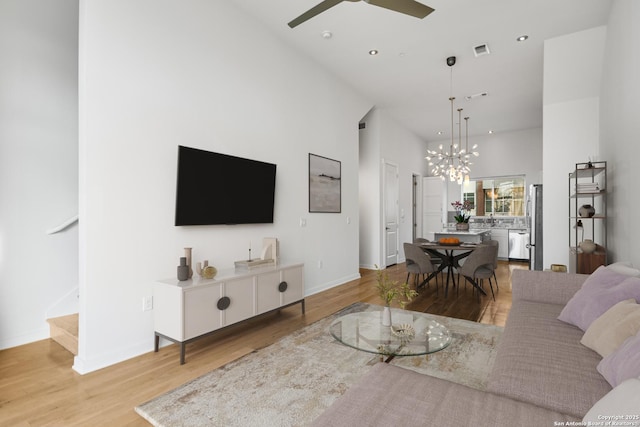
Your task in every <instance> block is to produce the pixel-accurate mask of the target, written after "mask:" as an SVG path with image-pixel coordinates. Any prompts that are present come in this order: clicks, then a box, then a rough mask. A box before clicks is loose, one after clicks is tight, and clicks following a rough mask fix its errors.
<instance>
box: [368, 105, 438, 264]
mask: <svg viewBox="0 0 640 427" xmlns="http://www.w3.org/2000/svg"><path fill="white" fill-rule="evenodd" d="M362 121H363V122H364V123H366V128H365V129H363V130H361V131H360V218H361V219H360V266H361V267H362V268H368V269H373V268H375V266H376V265H377V266H384V265H385V263H386V260H385V255H384V254H385V244H384V234H385V233H384V224H383V221H384V218H383V214H382V209H383V206H382V191H383V182H384V179H383V163H384V162H388V163H391V164H394V165H397V166H398V175H399V177H398V186H399V188H398V214H399V217H398V241H399V248H398V250H399V254H398V262H404V259H405V258H404V252H403V250H402V243H403V242H410V241H412V236H413V233H412V185H413V184H412V183H413V175H414V174H415V175H419V176H423V175H424V173H425V168H426V161H425V160H424V156H425V154H426V145H425V143H424V142H423V141H422V140H421V139H420V138H418V137H417V136H416V135H415V134H413V133H411V132H410V131H408V130H407V129H406V128H404V127H403V126H401V125H400V124H399V123H398V122H397V121H396V120H395V119H394V118H393V116H391V115H390V114H389V113H388V112H386V111H385V110H384V109H379V108H374V109H373V110H372V111H370V112H369V113H368V114H367V115H366V116H365V117H364V119H363V120H362ZM418 202H419V203H420V200H419V201H418Z"/></svg>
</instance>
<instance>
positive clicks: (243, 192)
mask: <svg viewBox="0 0 640 427" xmlns="http://www.w3.org/2000/svg"><path fill="white" fill-rule="evenodd" d="M275 187H276V165H274V164H272V163H265V162H260V161H256V160H250V159H244V158H241V157H234V156H229V155H226V154H220V153H213V152H211V151H205V150H199V149H196V148H190V147H184V146H178V182H177V188H176V218H175V219H176V220H175V225H210V224H263V223H273V206H274V198H275Z"/></svg>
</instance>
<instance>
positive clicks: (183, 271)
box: [178, 257, 189, 282]
mask: <svg viewBox="0 0 640 427" xmlns="http://www.w3.org/2000/svg"><path fill="white" fill-rule="evenodd" d="M188 279H189V266H188V265H187V258H186V257H180V265H179V266H178V280H179V281H181V282H184V281H185V280H188Z"/></svg>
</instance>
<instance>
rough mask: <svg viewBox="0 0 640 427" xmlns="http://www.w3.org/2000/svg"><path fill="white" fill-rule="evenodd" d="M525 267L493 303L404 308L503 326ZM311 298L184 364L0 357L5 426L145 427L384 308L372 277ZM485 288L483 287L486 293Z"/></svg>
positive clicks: (214, 341) (41, 350)
mask: <svg viewBox="0 0 640 427" xmlns="http://www.w3.org/2000/svg"><path fill="white" fill-rule="evenodd" d="M516 268H523V269H527V268H528V267H527V265H526V264H519V263H516V264H514V263H511V264H507V263H506V262H500V263H499V267H498V270H497V276H498V283H499V288H500V290H499V291H497V292H496V300H495V301H493V300H492V298H491V296H490V295H491V293H490V291H489V289H487V291H488V292H489V296H488V297H482V298H481V300H480V302H478V298H477V295H474V293H473V292H472V290H471V287H470V286H467V287H466V288H465V287H464V285H463V286H462V287H460V289H459V290H458V291H456V290H452V289H450V290H449V296H448V298H446V299H445V298H444V292H443V288H442V281H441V284H440V289H439V291H438V292H437V294H436V288H435V282H432V283H431V284H430V285H429V286H428V287H427V288H426V289H423V290H421V292H420V295H419V296H418V297H417V298H416V299H415V300H414V301H412V302H411V303H410V304H409V305H408V306H407V307H406V308H407V309H408V310H415V311H426V312H428V313H433V314H439V315H444V316H450V317H457V318H461V319H467V320H473V321H479V322H482V323H487V324H494V325H504V322H505V321H506V318H507V315H508V313H509V309H510V308H511V280H510V278H511V271H512V270H513V269H516ZM387 271H388V274H389V276H390V278H391V279H392V280H399V281H404V280H405V279H406V271H405V267H404V264H400V265H397V266H392V267H390V268H388V269H387ZM361 275H362V278H361V279H359V280H355V281H352V282H349V283H347V284H344V285H341V286H338V287H335V288H333V289H330V290H327V291H324V292H321V293H318V294H316V295H312V296H310V297H308V298H307V299H306V301H307V302H306V305H307V312H306V315H304V316H301V315H300V306H299V305H295V306H292V307H288V308H286V309H283V310H281V311H280V312H279V313H273V314H268V315H265V316H261V317H258V318H257V319H252V320H251V321H248V322H245V323H243V324H241V325H237V326H234V327H231V328H229V329H226V330H224V331H221V332H220V333H219V334H215V335H212V336H210V337H207V338H204V339H202V340H200V341H196V342H194V343H192V344H189V345H188V346H187V363H186V364H185V365H182V366H181V365H179V363H178V360H179V349H178V346H176V345H170V346H168V347H164V348H162V349H161V350H160V352H159V353H153V352H150V353H147V354H144V355H142V356H139V357H136V358H134V359H131V360H128V361H125V362H122V363H119V364H117V365H115V366H111V367H108V368H105V369H102V370H100V371H97V372H92V373H90V374H87V375H79V374H77V373H76V372H75V371H73V370H72V369H71V366H72V364H73V355H72V354H71V353H69V352H68V351H66V350H65V349H63V348H62V347H61V346H60V345H59V344H57V343H55V342H54V341H52V340H43V341H38V342H35V343H32V344H27V345H24V346H20V347H15V348H12V349H7V350H3V351H0V426H115V425H117V426H148V425H149V424H148V423H147V422H146V421H145V420H143V419H142V418H141V417H140V416H138V415H137V414H136V413H135V412H134V410H133V408H134V407H135V406H136V405H138V404H141V403H143V402H146V401H147V400H150V399H152V398H154V397H156V396H158V395H160V394H162V393H165V392H167V391H169V390H171V389H173V388H176V387H178V386H179V385H181V384H184V383H186V382H188V381H190V380H192V379H194V378H197V377H199V376H200V375H203V374H205V373H206V372H209V371H211V370H213V369H216V368H218V367H220V366H222V365H224V364H226V363H228V362H230V361H232V360H234V359H237V358H239V357H241V356H243V355H245V354H247V353H250V352H252V351H254V350H256V349H259V348H262V347H265V346H267V345H269V344H271V343H273V342H274V341H276V340H277V339H279V338H280V337H282V336H285V335H287V334H289V333H291V332H293V331H295V330H297V329H299V328H302V327H304V326H305V325H308V324H310V323H313V322H315V321H317V320H319V319H321V318H323V317H326V316H328V315H330V314H332V313H334V312H336V311H338V310H340V309H341V308H343V307H346V306H348V305H350V304H352V303H354V302H358V301H362V302H367V303H371V304H380V303H381V300H380V298H379V297H378V295H377V293H376V290H375V271H371V270H362V271H361ZM485 288H486V286H485Z"/></svg>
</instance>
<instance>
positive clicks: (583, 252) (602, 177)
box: [569, 161, 607, 274]
mask: <svg viewBox="0 0 640 427" xmlns="http://www.w3.org/2000/svg"><path fill="white" fill-rule="evenodd" d="M569 195H570V196H569V254H570V257H569V271H570V272H572V273H582V274H591V273H593V272H594V271H595V270H596V269H597V268H598V267H599V266H601V265H606V264H607V162H604V161H603V162H586V163H576V167H575V169H574V170H573V172H571V173H570V174H569ZM586 240H592V241H593V242H594V243H595V251H589V250H587V248H586V246H585V245H581V243H582V242H584V241H586ZM591 246H593V245H591ZM583 247H584V249H583Z"/></svg>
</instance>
